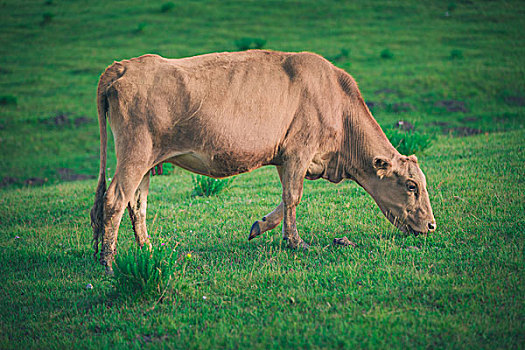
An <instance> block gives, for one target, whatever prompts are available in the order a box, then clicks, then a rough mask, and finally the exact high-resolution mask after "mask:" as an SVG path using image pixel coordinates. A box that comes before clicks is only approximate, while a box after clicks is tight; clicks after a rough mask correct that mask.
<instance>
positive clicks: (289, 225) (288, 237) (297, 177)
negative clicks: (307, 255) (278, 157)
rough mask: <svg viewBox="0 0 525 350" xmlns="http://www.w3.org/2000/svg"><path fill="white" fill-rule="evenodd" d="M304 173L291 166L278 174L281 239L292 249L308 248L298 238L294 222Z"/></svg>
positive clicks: (304, 171) (301, 193) (301, 192)
mask: <svg viewBox="0 0 525 350" xmlns="http://www.w3.org/2000/svg"><path fill="white" fill-rule="evenodd" d="M305 173H306V170H303V169H301V168H299V167H293V166H288V167H283V168H282V170H281V171H280V172H279V175H280V177H281V183H282V186H283V216H284V222H283V239H284V240H285V241H287V242H288V246H289V247H290V248H293V249H296V248H303V249H307V248H308V247H309V246H308V244H306V243H305V242H304V241H303V240H302V239H301V237H300V236H299V233H298V232H297V224H296V221H295V208H296V207H297V206H298V205H299V202H300V201H301V197H302V195H303V179H304V176H305Z"/></svg>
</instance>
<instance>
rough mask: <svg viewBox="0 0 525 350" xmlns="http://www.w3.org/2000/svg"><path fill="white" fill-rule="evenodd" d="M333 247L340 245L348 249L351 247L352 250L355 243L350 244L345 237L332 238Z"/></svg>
mask: <svg viewBox="0 0 525 350" xmlns="http://www.w3.org/2000/svg"><path fill="white" fill-rule="evenodd" d="M334 245H342V246H343V247H348V246H350V245H351V246H352V247H354V248H355V247H357V243H354V242H352V241H351V240H349V239H348V237H346V236H344V237H342V238H334Z"/></svg>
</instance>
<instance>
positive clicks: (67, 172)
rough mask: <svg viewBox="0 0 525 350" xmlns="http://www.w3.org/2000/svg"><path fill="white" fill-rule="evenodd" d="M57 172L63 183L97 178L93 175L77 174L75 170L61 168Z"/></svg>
mask: <svg viewBox="0 0 525 350" xmlns="http://www.w3.org/2000/svg"><path fill="white" fill-rule="evenodd" d="M57 172H58V176H59V177H60V180H62V181H80V180H87V179H93V178H94V177H95V176H93V175H84V174H77V173H75V171H74V170H73V169H69V168H59V169H58V171H57Z"/></svg>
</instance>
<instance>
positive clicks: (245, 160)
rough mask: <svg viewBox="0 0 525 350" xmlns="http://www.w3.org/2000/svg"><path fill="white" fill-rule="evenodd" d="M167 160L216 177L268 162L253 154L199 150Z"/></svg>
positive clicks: (235, 173)
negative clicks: (203, 151) (200, 151)
mask: <svg viewBox="0 0 525 350" xmlns="http://www.w3.org/2000/svg"><path fill="white" fill-rule="evenodd" d="M166 161H167V162H170V163H172V164H175V165H177V166H179V167H181V168H183V169H186V170H188V171H191V172H193V173H197V174H201V175H206V176H211V177H215V178H221V177H228V176H233V175H237V174H241V173H245V172H248V171H251V170H254V169H257V168H259V167H261V166H263V165H266V164H268V162H267V161H265V159H264V158H263V159H261V158H260V157H257V156H256V155H253V154H252V155H238V154H229V153H218V154H214V155H209V154H204V153H199V152H188V153H184V154H181V155H177V156H175V157H172V158H170V159H168V160H166Z"/></svg>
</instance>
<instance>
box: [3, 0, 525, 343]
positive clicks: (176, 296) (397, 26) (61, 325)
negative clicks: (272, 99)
mask: <svg viewBox="0 0 525 350" xmlns="http://www.w3.org/2000/svg"><path fill="white" fill-rule="evenodd" d="M163 4H165V2H163V1H160V2H140V1H127V2H123V1H115V2H107V1H92V2H90V3H89V5H86V4H85V3H83V2H76V1H67V2H62V1H52V2H51V1H43V0H39V1H24V2H23V4H22V3H20V2H16V1H12V0H6V1H4V2H2V4H1V5H0V7H1V9H2V10H1V11H0V19H1V22H2V27H1V28H0V44H1V45H0V97H2V98H4V100H5V101H4V102H3V103H0V148H1V151H2V152H0V184H1V185H2V186H3V188H1V189H0V249H1V250H2V253H1V254H0V348H71V347H80V348H107V347H112V348H130V347H131V348H139V347H142V346H145V345H146V346H149V347H153V348H163V347H170V348H184V349H186V348H209V347H224V348H240V347H242V348H247V347H250V348H251V347H255V348H354V347H358V348H408V347H410V348H412V347H414V348H443V347H446V348H490V349H492V348H523V343H524V342H525V337H524V336H523V329H524V321H525V320H524V314H525V310H524V307H523V305H524V302H525V298H524V295H525V290H524V289H525V288H524V271H523V266H524V257H523V252H524V230H523V227H524V225H525V205H524V203H525V201H524V197H523V193H524V191H525V186H524V182H523V178H524V171H523V163H524V161H525V157H524V155H523V145H524V143H523V140H524V138H525V131H524V129H523V124H524V120H525V118H524V116H525V108H524V100H525V65H524V64H523V57H524V55H525V39H524V38H523V35H522V34H521V31H522V29H521V28H523V27H524V24H525V23H524V22H525V20H524V18H525V7H524V6H523V5H522V4H521V3H520V2H519V1H515V2H514V1H509V2H491V1H475V2H468V1H461V2H459V1H458V2H456V3H454V6H451V4H449V3H443V2H437V1H436V2H418V1H406V2H399V3H398V2H389V1H370V2H362V3H353V4H348V3H347V2H338V1H333V2H332V1H325V2H318V1H304V2H300V3H297V2H283V3H279V5H278V6H276V4H275V3H274V2H250V3H246V2H240V1H221V2H209V1H190V2H184V3H183V2H173V4H174V6H173V7H171V6H170V10H169V11H165V12H162V6H163ZM446 11H449V16H445V12H446ZM46 14H52V16H47V15H46ZM45 18H49V19H48V20H45ZM239 38H264V40H266V44H265V48H268V49H274V50H283V51H302V50H307V51H314V52H317V53H319V54H322V55H324V56H326V57H328V58H330V59H331V60H332V61H333V62H334V63H335V64H336V65H337V66H339V67H341V68H343V69H345V70H347V71H348V72H349V73H351V74H352V75H353V76H354V77H355V78H356V80H357V81H358V83H359V86H360V89H361V91H362V93H363V95H364V97H365V100H366V101H367V102H369V103H373V106H372V107H371V110H372V112H373V114H374V116H375V117H376V119H377V120H378V122H379V123H380V124H381V125H382V126H383V127H390V126H392V125H393V124H394V123H395V122H396V121H398V120H405V121H409V122H411V123H413V124H415V125H417V131H418V132H420V133H422V134H437V135H438V136H437V137H436V139H435V140H434V141H433V143H432V146H431V147H430V148H428V149H427V150H425V152H424V153H423V155H422V156H419V155H418V158H419V160H420V163H421V164H422V168H423V170H424V172H425V174H426V176H427V181H428V184H429V193H430V197H431V201H432V205H433V208H434V212H435V216H436V220H437V223H438V230H437V231H436V232H435V233H434V234H432V235H430V236H427V237H412V236H405V235H403V234H402V233H400V232H399V231H397V230H395V229H393V228H392V226H391V225H390V224H389V223H388V222H387V221H386V219H384V217H383V216H382V214H381V213H380V211H379V209H378V208H377V206H376V205H375V203H374V202H373V200H372V199H371V198H370V196H368V195H367V194H366V192H365V191H364V190H362V189H361V188H360V187H359V186H357V185H356V184H354V183H351V182H344V183H342V184H339V185H333V184H330V183H328V182H325V181H321V180H319V181H313V182H312V181H305V191H304V197H303V201H302V203H301V205H300V206H299V207H298V209H297V211H298V227H299V231H300V234H301V235H302V237H303V238H304V239H305V240H306V241H307V242H308V243H310V244H311V245H312V248H311V249H310V250H309V251H308V252H295V251H291V250H289V249H287V248H285V245H284V244H283V242H282V240H281V237H280V232H279V229H280V227H278V228H276V229H274V230H272V231H271V232H268V233H267V234H264V235H263V236H261V237H259V238H257V239H256V240H253V241H250V242H248V241H247V237H248V233H249V228H250V226H251V224H252V223H253V221H254V220H256V219H260V218H261V217H262V216H263V215H264V214H266V213H268V212H269V211H271V210H272V209H273V208H274V207H275V206H276V205H277V204H278V202H279V200H280V195H281V192H280V185H279V181H278V176H277V174H276V171H275V170H274V169H272V168H263V169H259V170H256V171H254V172H253V173H251V174H243V175H240V176H238V177H236V180H235V182H234V183H233V184H232V186H231V187H230V188H229V189H228V191H225V192H222V193H220V194H219V195H218V196H214V197H209V198H206V197H194V196H192V194H191V191H192V177H191V174H189V173H187V172H185V171H183V170H181V169H178V168H176V169H175V170H174V171H173V174H172V175H170V176H156V177H154V178H153V179H152V184H151V190H150V197H149V204H148V228H149V233H150V235H151V236H152V242H153V245H154V246H155V247H157V248H158V247H160V246H161V244H162V243H168V242H169V243H170V244H174V245H176V244H178V245H177V246H176V248H175V252H174V253H173V254H174V256H176V257H182V256H185V255H186V254H188V253H190V254H191V256H192V258H191V261H188V262H187V265H185V268H184V271H183V272H182V271H181V272H179V273H178V274H177V276H178V278H177V279H175V282H176V283H174V285H173V288H171V289H169V292H167V293H165V295H164V296H163V297H162V298H160V299H159V298H157V297H155V298H153V297H151V298H123V297H121V296H118V293H116V292H117V289H116V287H115V281H114V280H112V279H110V278H107V277H105V276H104V275H103V268H102V267H101V266H99V265H97V264H96V263H95V261H94V260H93V257H92V253H93V252H92V250H91V242H90V240H91V231H90V226H89V209H90V207H91V205H92V201H93V197H94V189H95V185H96V184H95V180H86V181H78V182H64V180H66V179H68V178H71V177H72V176H71V174H74V175H76V176H95V175H96V174H97V173H98V157H99V155H98V152H99V141H98V126H97V121H96V120H97V118H96V105H95V92H96V84H97V80H98V76H99V75H100V73H101V72H102V71H103V70H104V68H105V67H106V66H107V65H109V64H111V63H112V62H113V60H120V59H124V58H129V57H133V56H138V55H141V54H144V53H159V54H161V55H163V56H166V57H183V56H191V55H195V54H200V53H206V52H212V51H224V50H228V51H231V50H236V49H237V48H236V44H235V41H236V40H239ZM387 48H388V50H389V51H390V52H391V53H393V56H392V57H391V58H390V59H383V58H381V52H382V51H383V50H385V49H387ZM465 130H466V131H469V130H470V131H473V130H474V131H476V132H481V134H479V135H476V136H471V137H464V138H460V137H455V136H456V135H460V134H462V132H463V131H465ZM467 133H470V132H467ZM109 149H110V162H109V164H108V167H109V168H110V171H109V174H110V175H109V176H112V171H113V169H114V167H115V166H114V162H115V157H114V153H113V150H112V146H111V144H110V148H109ZM66 175H67V176H66ZM30 179H33V180H32V182H33V183H39V182H45V183H46V184H45V185H44V186H34V187H29V186H26V185H24V183H26V182H28V180H30ZM37 180H38V181H37ZM342 236H348V238H349V239H350V240H351V241H353V242H356V243H357V247H356V248H353V247H348V248H341V247H334V246H332V245H331V241H332V240H333V238H334V237H342ZM17 237H18V238H17ZM133 247H134V239H133V233H132V230H131V225H130V223H129V219H128V218H127V215H125V216H124V218H123V223H122V225H121V230H120V234H119V245H118V251H119V256H124V255H126V254H127V253H128V252H129V251H130V250H132V249H134V248H133ZM88 284H91V285H92V286H93V289H87V288H86V286H87V285H88ZM204 297H206V298H204Z"/></svg>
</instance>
